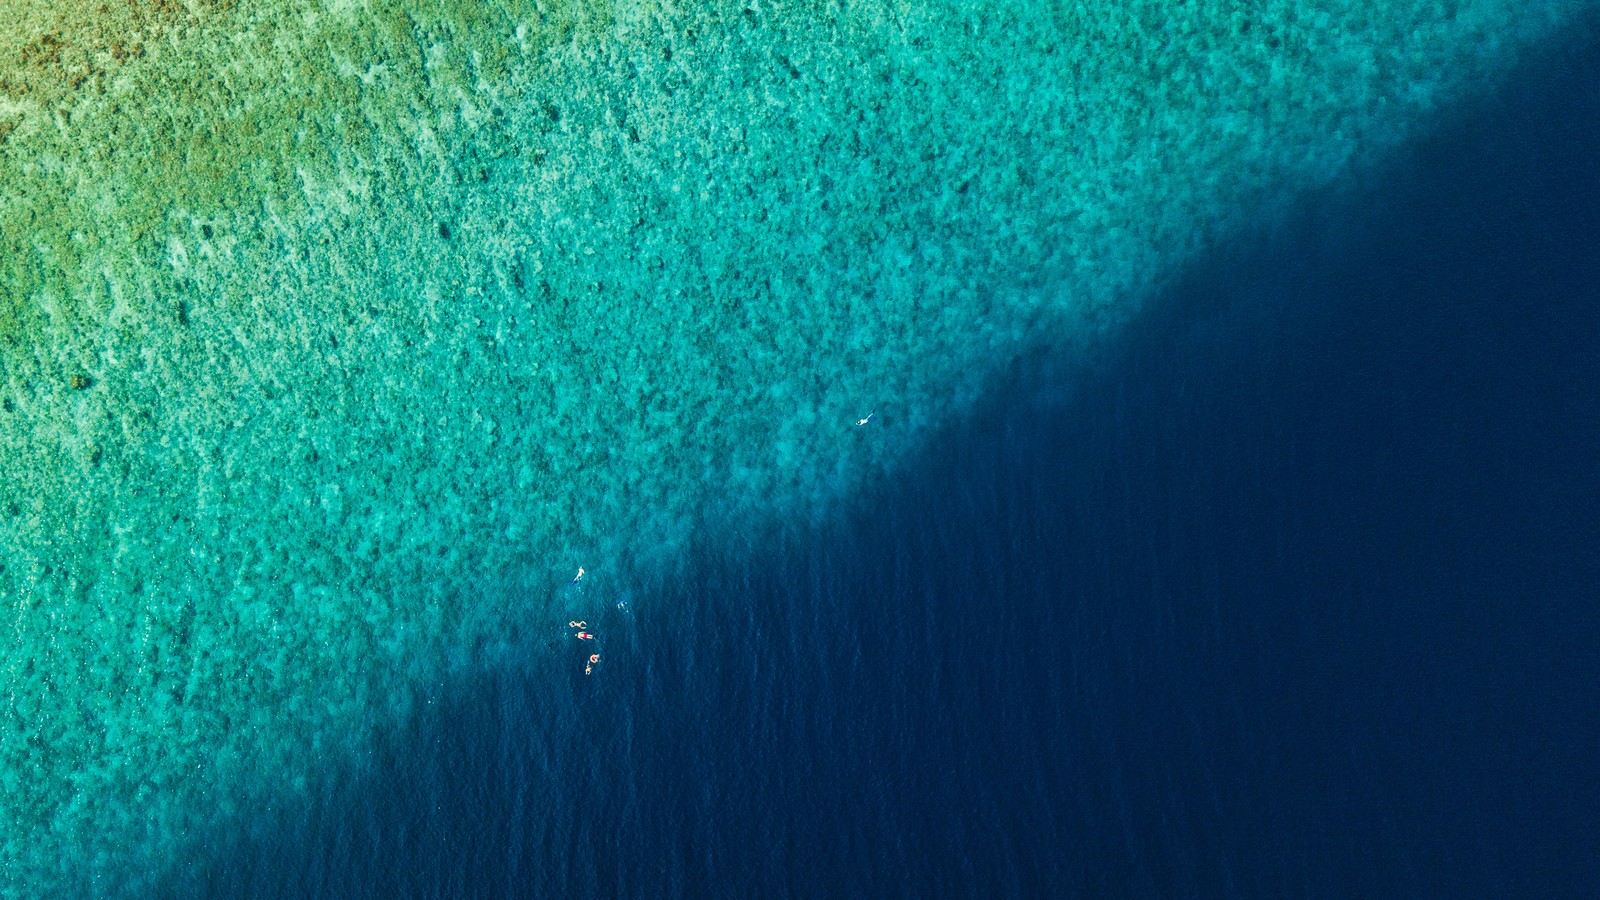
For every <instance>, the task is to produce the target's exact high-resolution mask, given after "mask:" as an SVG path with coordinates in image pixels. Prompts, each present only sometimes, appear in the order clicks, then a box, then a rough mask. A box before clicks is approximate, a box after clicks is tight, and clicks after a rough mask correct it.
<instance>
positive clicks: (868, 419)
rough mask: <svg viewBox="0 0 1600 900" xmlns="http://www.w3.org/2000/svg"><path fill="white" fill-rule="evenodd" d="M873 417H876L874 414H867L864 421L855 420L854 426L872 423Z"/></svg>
mask: <svg viewBox="0 0 1600 900" xmlns="http://www.w3.org/2000/svg"><path fill="white" fill-rule="evenodd" d="M875 415H877V413H876V412H869V413H867V417H866V418H865V419H857V420H856V426H857V427H860V426H862V425H865V424H867V423H868V422H871V421H872V417H873V416H875Z"/></svg>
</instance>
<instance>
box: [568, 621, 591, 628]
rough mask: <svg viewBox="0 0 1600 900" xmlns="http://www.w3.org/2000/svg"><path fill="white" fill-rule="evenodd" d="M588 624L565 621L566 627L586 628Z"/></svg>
mask: <svg viewBox="0 0 1600 900" xmlns="http://www.w3.org/2000/svg"><path fill="white" fill-rule="evenodd" d="M588 625H589V623H588V622H568V623H567V627H568V628H586V627H588Z"/></svg>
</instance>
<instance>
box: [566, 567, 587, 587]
mask: <svg viewBox="0 0 1600 900" xmlns="http://www.w3.org/2000/svg"><path fill="white" fill-rule="evenodd" d="M582 580H583V566H579V567H578V574H576V575H574V576H572V580H571V581H569V582H567V584H577V583H578V582H580V581H582Z"/></svg>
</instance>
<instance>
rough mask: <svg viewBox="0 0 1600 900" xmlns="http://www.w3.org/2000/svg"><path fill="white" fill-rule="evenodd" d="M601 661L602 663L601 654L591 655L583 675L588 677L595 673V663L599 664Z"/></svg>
mask: <svg viewBox="0 0 1600 900" xmlns="http://www.w3.org/2000/svg"><path fill="white" fill-rule="evenodd" d="M599 661H600V654H598V653H592V654H590V655H589V664H588V665H586V666H584V667H583V674H585V675H588V674H589V673H591V672H593V671H594V666H595V663H597V662H599Z"/></svg>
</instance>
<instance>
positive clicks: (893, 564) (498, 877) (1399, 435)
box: [189, 21, 1600, 897]
mask: <svg viewBox="0 0 1600 900" xmlns="http://www.w3.org/2000/svg"><path fill="white" fill-rule="evenodd" d="M1592 25H1593V23H1592V21H1591V23H1590V26H1591V27H1589V28H1587V30H1586V31H1585V33H1584V34H1583V35H1581V37H1582V39H1581V40H1575V41H1573V42H1571V43H1570V44H1567V45H1564V46H1563V47H1562V48H1560V49H1559V50H1556V51H1553V55H1552V57H1551V59H1549V60H1546V61H1545V62H1544V63H1543V64H1541V65H1540V66H1539V67H1536V68H1537V71H1529V72H1528V73H1525V74H1524V75H1523V76H1522V77H1521V80H1520V81H1519V82H1518V83H1517V84H1515V85H1513V86H1512V88H1510V89H1509V90H1508V91H1507V92H1506V95H1505V96H1504V97H1502V98H1501V99H1498V100H1496V101H1494V102H1493V103H1491V104H1488V105H1487V106H1486V107H1485V108H1484V109H1482V110H1481V111H1479V113H1477V114H1475V115H1474V116H1473V117H1472V121H1470V122H1465V123H1463V124H1461V125H1459V126H1456V127H1452V128H1450V129H1448V130H1446V131H1444V132H1442V133H1440V134H1438V135H1436V136H1435V137H1434V138H1433V139H1432V140H1431V141H1429V142H1428V143H1427V144H1426V145H1424V146H1422V147H1421V148H1419V149H1418V150H1417V151H1416V152H1415V154H1414V156H1413V157H1412V158H1411V159H1409V160H1408V161H1406V162H1403V163H1400V164H1397V165H1396V166H1395V167H1394V168H1393V169H1392V170H1391V171H1390V172H1389V173H1388V174H1387V175H1386V176H1385V178H1384V183H1383V184H1382V185H1381V187H1380V188H1379V189H1377V190H1374V191H1372V192H1371V193H1370V194H1367V195H1366V196H1365V197H1364V198H1363V197H1354V198H1345V199H1342V200H1339V201H1337V202H1336V203H1335V208H1334V209H1333V210H1331V211H1330V210H1323V211H1321V212H1318V211H1308V212H1307V213H1306V217H1305V218H1304V219H1302V220H1300V221H1298V222H1297V223H1295V224H1293V225H1291V226H1289V227H1287V228H1286V229H1285V230H1284V231H1283V232H1281V233H1279V234H1277V235H1275V236H1273V237H1272V238H1270V239H1264V240H1263V241H1261V242H1259V243H1258V244H1257V245H1255V246H1250V247H1242V248H1241V247H1236V248H1235V249H1234V256H1232V257H1231V258H1229V257H1227V256H1225V255H1218V256H1216V257H1214V258H1213V259H1212V260H1210V261H1208V262H1207V263H1205V264H1204V265H1201V266H1198V267H1196V269H1195V270H1194V271H1193V272H1192V274H1191V275H1190V277H1189V278H1188V279H1187V280H1186V281H1185V283H1184V284H1182V285H1180V286H1179V288H1178V289H1177V290H1175V291H1174V292H1173V293H1172V295H1171V296H1170V297H1168V298H1166V299H1165V300H1164V301H1163V302H1162V303H1158V304H1153V305H1152V307H1151V308H1150V310H1149V311H1148V314H1147V315H1146V316H1145V317H1144V318H1143V319H1142V320H1141V321H1140V322H1139V323H1138V324H1136V325H1135V326H1134V327H1132V328H1130V329H1129V330H1128V331H1127V333H1126V334H1125V335H1124V336H1122V337H1121V338H1119V339H1117V340H1116V341H1115V342H1114V343H1113V345H1112V346H1109V347H1107V348H1106V349H1105V350H1103V351H1102V352H1100V353H1099V354H1098V355H1097V358H1096V359H1094V360H1093V361H1092V363H1087V362H1081V361H1080V362H1079V363H1071V362H1066V361H1060V360H1056V361H1051V362H1050V366H1049V367H1048V368H1050V371H1045V368H1047V367H1046V366H1042V365H1041V366H1040V367H1038V371H1033V370H1032V369H1031V368H1030V371H1028V372H1022V373H1019V374H1018V375H1017V376H1016V377H1015V378H1014V379H1013V380H1011V381H1010V382H1008V383H1007V384H1006V385H1003V386H1000V387H997V388H996V390H995V392H994V394H993V398H992V402H991V403H990V404H989V405H988V406H987V407H986V409H985V410H984V411H980V412H979V413H977V414H975V416H974V417H973V419H972V420H971V421H969V422H966V423H963V424H962V426H961V427H960V428H957V429H953V430H952V432H951V433H950V434H949V435H948V439H947V440H946V441H945V442H943V443H942V444H940V445H939V446H938V449H937V450H936V451H934V452H933V453H932V454H930V456H929V457H928V458H926V459H924V460H923V461H921V462H920V463H919V464H917V465H914V466H912V467H910V469H909V472H910V477H908V478H907V479H906V480H905V481H904V482H903V483H898V484H895V485H893V486H891V487H890V488H888V489H886V490H885V491H884V493H883V494H882V495H880V496H875V497H870V498H863V499H862V501H861V504H860V506H859V508H858V509H857V510H855V511H854V512H853V513H852V514H851V515H850V516H848V517H844V520H843V521H841V522H836V523H831V524H829V525H827V526H826V527H825V528H824V530H823V532H822V533H801V532H800V531H798V530H790V531H780V532H775V533H774V534H771V535H753V536H751V537H750V539H749V542H748V544H747V545H745V546H740V547H734V548H702V550H701V552H700V554H699V555H698V557H697V559H698V562H697V563H695V564H694V565H693V566H692V567H691V568H692V570H693V573H694V574H693V577H692V578H690V579H684V580H679V581H675V582H673V583H666V584H662V585H660V586H658V587H657V589H655V590H654V591H652V592H650V593H649V594H648V595H647V596H641V598H640V599H638V600H637V601H636V602H635V604H634V606H635V609H633V610H632V611H629V612H624V611H619V610H616V609H614V608H609V609H608V604H606V603H604V602H600V598H598V597H597V598H596V600H597V603H596V610H597V612H596V615H595V616H594V620H593V621H592V623H591V624H592V625H594V630H596V631H597V632H598V633H599V634H600V635H601V637H602V639H603V641H604V662H603V664H602V667H601V669H600V670H599V671H598V672H596V674H595V675H594V676H592V677H588V678H586V677H584V676H583V675H582V671H581V670H582V663H581V660H582V655H581V654H582V653H583V652H584V651H585V650H586V648H585V647H582V646H580V645H578V644H576V643H575V642H570V640H569V639H568V638H567V637H566V636H565V635H566V629H564V628H562V627H561V626H564V625H565V622H557V623H551V628H550V634H551V638H550V639H551V640H553V641H555V642H556V646H555V647H539V648H536V649H537V651H538V652H537V653H535V654H534V657H533V658H532V659H531V661H530V663H529V668H528V670H527V671H522V672H516V673H501V674H499V675H496V676H492V677H490V676H486V677H485V678H484V679H483V680H482V681H481V683H477V684H472V685H467V686H464V688H463V690H461V691H460V692H459V693H458V694H457V695H454V696H452V697H450V698H448V699H446V700H445V701H444V702H442V703H440V704H439V705H438V707H437V708H436V709H435V710H434V711H433V712H431V713H429V714H428V715H427V716H424V717H423V718H422V720H421V721H420V722H419V723H418V725H417V726H416V727H415V728H414V729H412V730H410V731H408V732H407V733H405V734H402V735H395V736H393V737H392V738H391V739H390V740H388V741H387V742H386V743H385V749H384V750H383V751H382V752H380V753H379V754H377V756H376V757H375V759H374V761H373V766H372V772H371V773H370V774H371V782H370V783H367V784H364V785H363V786H362V787H361V788H359V789H358V790H345V791H337V792H335V793H334V795H332V796H331V797H330V798H329V799H328V800H327V801H326V802H325V803H323V804H321V805H320V806H319V807H318V809H317V810H315V811H313V812H312V813H310V814H308V817H307V818H305V819H303V820H298V821H296V822H295V823H293V825H292V827H289V828H287V829H281V828H274V829H271V835H272V836H271V837H270V838H260V839H255V840H251V841H249V842H246V843H245V845H244V846H242V847H240V848H237V849H236V850H234V851H233V852H231V853H229V854H228V857H227V862H226V864H225V865H224V866H221V867H219V868H215V869H212V870H208V871H206V872H204V873H202V874H197V875H196V876H195V878H196V881H195V883H194V884H192V885H190V886H189V887H190V889H191V890H192V892H193V893H195V894H207V893H209V894H210V895H213V896H336V897H535V896H542V897H610V896H708V897H756V896H909V897H934V896H1018V897H1025V896H1074V895H1077V896H1149V897H1172V896H1227V895H1246V896H1290V895H1293V896H1327V897H1344V896H1380V895H1403V896H1564V895H1576V894H1581V893H1584V892H1586V891H1588V890H1592V888H1593V885H1595V884H1600V860H1597V857H1596V854H1595V848H1596V847H1597V846H1600V816H1597V814H1596V813H1595V812H1594V811H1595V810H1596V809H1600V774H1597V773H1600V726H1596V724H1595V718H1594V711H1595V710H1596V709H1597V708H1600V654H1597V653H1596V652H1595V647H1596V646H1600V611H1597V609H1596V607H1595V602H1594V600H1595V593H1594V586H1595V585H1596V584H1600V561H1597V560H1600V557H1597V550H1596V549H1595V537H1596V535H1600V469H1597V463H1596V460H1597V459H1600V352H1597V350H1596V348H1597V347H1600V257H1597V249H1596V248H1597V247H1600V241H1597V240H1596V238H1597V236H1600V218H1597V216H1600V213H1597V210H1600V179H1597V178H1596V177H1595V172H1596V169H1595V165H1594V159H1595V158H1596V151H1597V150H1600V77H1597V76H1600V39H1597V34H1600V30H1597V29H1596V28H1594V27H1592ZM883 424H884V426H885V427H884V429H883V431H882V432H881V433H882V434H883V436H884V438H885V439H892V434H893V431H892V422H887V421H886V422H885V423H883Z"/></svg>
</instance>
